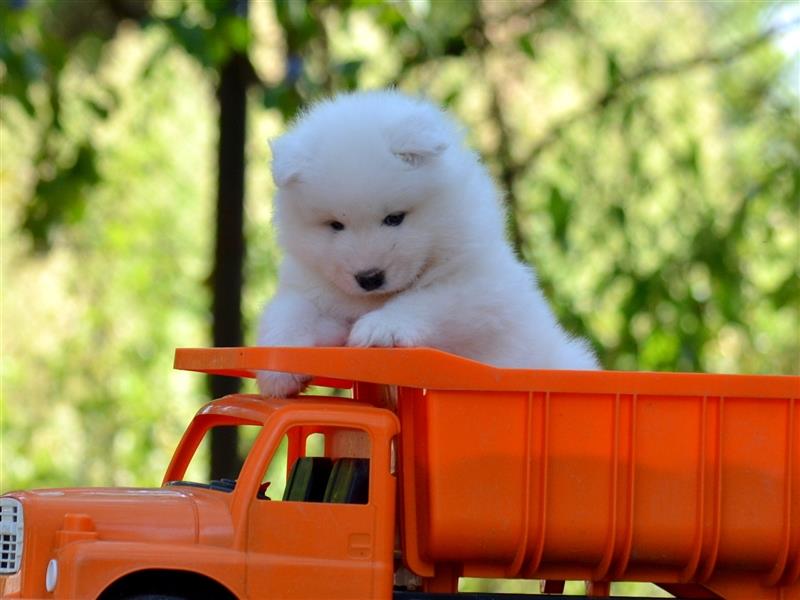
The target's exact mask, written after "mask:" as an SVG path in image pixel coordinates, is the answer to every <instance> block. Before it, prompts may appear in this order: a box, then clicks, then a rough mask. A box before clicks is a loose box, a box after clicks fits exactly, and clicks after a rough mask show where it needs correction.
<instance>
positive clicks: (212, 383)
mask: <svg viewBox="0 0 800 600" xmlns="http://www.w3.org/2000/svg"><path fill="white" fill-rule="evenodd" d="M231 8H232V9H233V10H235V11H237V13H238V14H241V15H243V16H246V14H247V2H246V0H232V1H231ZM246 66H247V57H246V56H244V55H242V54H234V55H232V56H231V58H230V59H229V60H228V62H227V63H225V65H224V66H223V67H222V69H221V71H220V78H219V85H218V88H217V100H218V103H219V147H218V157H217V164H218V175H217V218H216V241H215V249H214V268H213V275H212V319H213V323H212V334H213V335H212V337H213V342H214V346H241V345H242V343H243V341H242V308H241V300H242V283H243V276H242V272H243V267H244V258H245V240H244V230H243V222H244V169H245V129H246V122H247V115H246V109H247V69H246ZM239 387H240V382H239V380H238V379H237V378H235V377H219V376H211V377H210V379H209V389H210V392H211V396H212V397H213V398H219V397H220V396H224V395H226V394H235V393H237V392H238V391H239ZM237 444H238V436H237V432H236V430H235V429H234V428H229V427H224V428H217V429H215V430H214V431H212V434H211V470H210V472H211V478H212V479H218V478H220V477H231V476H235V474H236V473H238V471H239V468H240V466H241V458H240V457H239V454H238V450H237Z"/></svg>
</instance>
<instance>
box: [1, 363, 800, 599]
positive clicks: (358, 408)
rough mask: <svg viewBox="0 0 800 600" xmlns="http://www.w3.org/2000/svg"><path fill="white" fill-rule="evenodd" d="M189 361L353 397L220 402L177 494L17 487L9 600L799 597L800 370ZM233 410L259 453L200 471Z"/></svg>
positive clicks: (200, 432) (190, 434) (191, 451)
mask: <svg viewBox="0 0 800 600" xmlns="http://www.w3.org/2000/svg"><path fill="white" fill-rule="evenodd" d="M175 366H176V367H177V368H179V369H188V370H193V371H201V372H205V373H213V374H218V375H231V376H244V377H252V376H253V375H254V372H255V371H256V370H260V369H269V370H277V371H287V372H300V373H310V374H313V375H315V376H317V377H318V378H319V379H318V380H317V382H318V383H320V384H324V385H327V386H334V387H342V388H352V393H351V398H341V397H335V396H305V397H298V398H292V399H285V400H279V399H273V398H265V397H261V396H255V395H234V396H228V397H225V398H222V399H219V400H216V401H214V402H211V403H209V404H208V405H206V406H204V407H203V408H202V409H201V410H200V411H199V412H198V413H197V415H196V416H195V418H194V420H193V421H192V423H191V424H190V425H189V428H188V429H187V431H186V433H185V434H184V436H183V439H182V440H181V441H180V443H179V445H178V447H177V450H176V452H175V455H174V457H173V459H172V462H171V464H170V465H169V467H168V468H167V471H166V475H165V476H164V482H163V485H162V487H161V488H157V489H122V488H113V489H102V488H98V489H54V490H38V491H26V492H14V493H9V494H6V495H4V496H3V497H2V498H1V499H0V536H2V540H0V541H1V543H2V556H1V557H0V591H1V592H2V597H3V598H69V599H83V598H101V599H105V600H109V599H122V598H127V599H136V600H143V599H146V598H152V599H160V600H164V599H169V600H173V599H176V598H194V599H196V598H213V599H225V598H254V599H255V598H267V599H299V600H325V599H334V598H336V599H342V600H358V599H387V600H388V599H390V598H392V597H394V598H406V599H408V600H411V599H419V598H437V597H438V598H455V597H459V596H457V595H456V594H457V593H458V592H457V584H458V579H459V577H462V576H469V577H485V578H531V579H533V578H536V579H541V580H544V581H545V582H546V583H545V585H544V586H543V587H544V590H545V591H552V590H556V591H558V589H559V588H560V582H563V581H564V580H576V579H577V580H586V581H587V582H588V586H587V588H588V593H589V594H590V595H593V596H607V595H608V590H609V583H610V582H612V581H649V582H654V583H656V584H658V585H660V586H662V587H663V588H664V589H666V590H667V591H669V592H672V593H674V594H676V595H678V596H679V597H683V598H720V597H721V598H728V599H742V600H744V599H747V600H751V599H759V598H764V599H767V598H769V599H774V600H791V599H800V581H799V580H800V427H799V426H798V412H800V407H799V406H798V398H799V397H800V377H786V376H784V377H779V376H774V377H773V376H736V375H731V376H723V375H699V374H675V373H672V374H670V373H623V372H569V371H526V370H503V369H495V368H492V367H489V366H486V365H483V364H480V363H476V362H472V361H469V360H465V359H463V358H458V357H455V356H452V355H448V354H444V353H441V352H437V351H434V350H429V349H399V348H398V349H379V348H372V349H351V348H227V349H182V350H178V351H177V353H176V360H175ZM231 426H235V427H238V428H240V429H241V430H242V432H243V433H242V436H243V437H242V439H247V440H252V445H251V447H250V450H249V452H248V454H247V457H246V459H245V461H244V464H243V466H242V467H241V470H240V471H239V472H238V473H235V474H232V476H231V477H230V478H226V479H220V480H215V481H206V482H202V481H192V478H191V477H189V476H188V475H187V468H188V466H189V464H190V462H191V460H192V457H193V456H194V455H195V454H196V451H197V449H198V447H199V446H200V444H201V441H202V440H203V439H204V438H206V437H207V435H208V432H209V431H210V430H211V429H213V428H215V427H231ZM284 479H285V485H284V484H283V483H282V482H283V480H284ZM281 488H283V489H281ZM471 597H473V598H474V597H475V596H474V595H473V596H471ZM483 597H489V596H483ZM516 597H519V596H516Z"/></svg>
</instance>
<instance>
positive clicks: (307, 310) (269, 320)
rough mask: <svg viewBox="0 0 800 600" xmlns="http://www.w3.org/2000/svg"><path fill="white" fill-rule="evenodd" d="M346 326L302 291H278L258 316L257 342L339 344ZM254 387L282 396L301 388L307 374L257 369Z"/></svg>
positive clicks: (270, 344) (296, 392) (268, 344)
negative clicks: (318, 307) (320, 309)
mask: <svg viewBox="0 0 800 600" xmlns="http://www.w3.org/2000/svg"><path fill="white" fill-rule="evenodd" d="M347 333H348V332H347V329H346V327H345V326H344V325H343V324H340V323H338V322H336V321H334V320H333V319H330V318H327V317H325V316H323V315H321V314H320V312H319V310H318V309H317V307H316V306H315V305H314V304H313V303H312V302H310V301H309V300H307V299H306V298H305V297H304V296H303V295H301V294H297V293H294V292H291V291H278V293H276V294H275V297H274V298H273V299H272V301H271V302H270V303H269V304H268V305H267V307H266V309H265V310H264V313H263V314H262V316H261V322H260V324H259V330H258V343H259V344H260V345H262V346H294V347H297V346H341V345H342V344H343V343H344V341H345V340H346V339H347ZM256 379H257V381H258V389H259V391H260V392H261V393H262V394H263V395H265V396H273V397H276V398H285V397H286V396H293V395H295V394H298V393H299V392H301V391H303V389H305V387H306V386H307V385H308V382H309V381H310V380H311V377H310V376H309V375H304V374H299V373H279V372H276V371H259V372H258V374H257V377H256Z"/></svg>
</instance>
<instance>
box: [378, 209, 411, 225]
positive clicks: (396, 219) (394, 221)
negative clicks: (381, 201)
mask: <svg viewBox="0 0 800 600" xmlns="http://www.w3.org/2000/svg"><path fill="white" fill-rule="evenodd" d="M405 218H406V213H404V212H396V213H392V214H390V215H386V217H385V218H384V219H383V224H384V225H386V226H388V227H397V226H398V225H400V223H402V222H403V219H405Z"/></svg>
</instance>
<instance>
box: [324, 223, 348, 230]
mask: <svg viewBox="0 0 800 600" xmlns="http://www.w3.org/2000/svg"><path fill="white" fill-rule="evenodd" d="M328 227H330V228H331V229H333V230H334V231H341V230H342V229H344V223H342V222H341V221H328Z"/></svg>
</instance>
